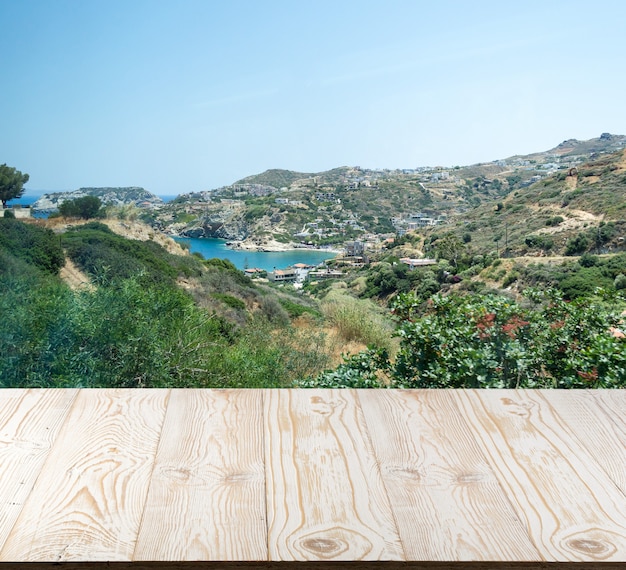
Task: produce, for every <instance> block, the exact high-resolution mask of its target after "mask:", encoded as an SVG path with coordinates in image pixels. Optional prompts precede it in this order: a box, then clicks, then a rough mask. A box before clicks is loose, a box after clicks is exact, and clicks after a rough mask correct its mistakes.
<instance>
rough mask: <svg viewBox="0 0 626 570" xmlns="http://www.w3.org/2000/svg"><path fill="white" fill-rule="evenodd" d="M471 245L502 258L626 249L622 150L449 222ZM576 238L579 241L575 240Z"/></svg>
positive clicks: (625, 181)
mask: <svg viewBox="0 0 626 570" xmlns="http://www.w3.org/2000/svg"><path fill="white" fill-rule="evenodd" d="M449 221H450V224H449V225H448V227H447V228H446V229H447V230H448V231H453V232H455V233H456V234H457V235H458V236H459V237H462V236H463V235H466V234H468V235H469V236H470V238H471V244H472V247H473V248H475V249H477V250H479V251H481V252H482V253H485V252H487V251H489V250H498V251H499V252H500V253H501V254H502V255H505V256H523V255H551V254H552V255H557V254H567V253H569V254H581V253H584V252H585V251H591V252H594V253H610V252H612V251H619V250H623V249H624V248H625V247H626V244H625V243H624V237H625V236H626V151H624V150H621V151H618V152H616V153H612V154H604V155H600V156H598V157H597V158H595V159H593V160H591V161H589V162H586V163H583V164H580V165H579V166H578V167H577V168H571V169H569V170H567V171H558V172H556V173H554V174H552V175H550V176H548V177H546V178H545V179H543V180H541V181H538V182H537V183H535V184H533V185H531V186H529V187H526V188H520V189H517V190H513V191H511V192H510V193H508V194H506V195H504V196H502V197H501V198H500V199H499V200H496V201H495V202H494V201H491V202H485V203H484V204H481V205H479V206H478V207H476V208H474V209H471V210H468V211H467V212H465V213H463V214H462V215H457V216H454V217H453V218H452V219H450V220H449ZM576 240H578V241H576Z"/></svg>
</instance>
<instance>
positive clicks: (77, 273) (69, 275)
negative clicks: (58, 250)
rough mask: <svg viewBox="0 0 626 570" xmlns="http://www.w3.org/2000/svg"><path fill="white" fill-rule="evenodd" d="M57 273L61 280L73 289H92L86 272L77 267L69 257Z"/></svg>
mask: <svg viewBox="0 0 626 570" xmlns="http://www.w3.org/2000/svg"><path fill="white" fill-rule="evenodd" d="M59 275H60V277H61V279H63V281H65V282H66V283H67V284H68V285H69V286H70V288H71V289H73V290H74V291H77V290H79V289H89V290H93V289H94V286H93V285H92V283H91V281H90V280H89V277H88V276H87V274H86V273H83V272H82V271H81V270H80V269H78V267H76V265H75V264H74V262H73V261H72V260H71V259H69V258H66V259H65V265H64V266H63V267H62V268H61V272H60V274H59Z"/></svg>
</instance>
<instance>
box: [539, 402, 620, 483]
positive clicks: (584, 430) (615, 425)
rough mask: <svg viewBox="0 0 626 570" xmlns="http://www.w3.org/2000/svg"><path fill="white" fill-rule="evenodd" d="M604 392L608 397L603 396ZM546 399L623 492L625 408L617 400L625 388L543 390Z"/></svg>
mask: <svg viewBox="0 0 626 570" xmlns="http://www.w3.org/2000/svg"><path fill="white" fill-rule="evenodd" d="M603 392H609V393H610V395H611V397H610V398H605V397H604V394H602V393H603ZM536 395H537V397H541V398H543V399H545V400H547V401H548V402H549V404H550V406H551V407H552V408H553V409H554V411H555V412H556V413H557V414H558V416H559V418H561V420H563V421H564V422H565V423H567V425H568V427H569V429H570V430H571V431H572V433H574V434H575V435H576V437H577V438H578V439H579V440H580V442H581V443H582V444H583V445H584V447H585V449H586V450H587V451H588V452H589V454H590V455H591V456H592V457H593V458H594V459H595V463H596V464H597V465H599V466H600V467H601V468H602V469H603V470H604V471H605V472H606V473H607V475H608V476H609V477H610V478H611V480H612V481H613V482H614V483H615V484H616V485H617V486H618V487H619V488H620V489H621V491H622V493H624V494H626V410H620V407H619V405H618V404H619V401H620V399H621V397H623V396H626V390H593V391H586V390H543V391H540V392H539V391H538V392H537V393H536Z"/></svg>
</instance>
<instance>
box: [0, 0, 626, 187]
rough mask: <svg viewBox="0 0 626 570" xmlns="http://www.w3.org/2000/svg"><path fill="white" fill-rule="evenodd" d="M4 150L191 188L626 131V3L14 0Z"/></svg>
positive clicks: (57, 182) (123, 181) (60, 166)
mask: <svg viewBox="0 0 626 570" xmlns="http://www.w3.org/2000/svg"><path fill="white" fill-rule="evenodd" d="M0 22H2V26H1V28H2V31H1V33H0V69H1V70H2V74H3V80H2V87H1V88H0V111H1V115H0V116H1V118H2V122H1V127H0V163H3V162H6V163H7V164H9V165H11V166H15V167H16V168H18V169H19V170H21V171H23V172H28V173H29V174H30V177H31V180H30V182H29V183H28V188H31V189H46V190H73V189H76V188H78V187H80V186H130V185H137V186H143V187H144V188H146V189H147V190H150V191H152V192H154V193H156V194H178V193H183V192H190V191H198V190H206V189H211V188H216V187H219V186H221V185H225V184H230V183H232V182H234V181H235V180H238V179H240V178H242V177H244V176H247V175H250V174H256V173H258V172H262V171H264V170H266V169H268V168H286V169H290V170H298V171H303V172H316V171H321V170H326V169H330V168H334V167H336V166H343V165H352V166H353V165H360V166H362V167H369V168H396V167H402V168H411V167H416V166H424V165H448V166H452V165H457V164H471V163H475V162H480V161H487V160H495V159H497V158H504V157H507V156H511V155H513V154H523V153H529V152H534V151H538V150H546V149H548V148H551V147H553V146H555V145H557V144H558V143H559V142H561V141H562V140H564V139H567V138H578V139H587V138H592V137H596V136H599V135H600V134H601V133H602V132H611V133H615V134H626V96H625V94H626V70H625V68H624V63H625V61H624V60H625V57H624V56H625V54H626V33H625V32H626V2H624V1H623V0H615V1H604V0H597V1H595V2H580V1H576V0H569V1H565V0H564V1H560V0H554V1H550V0H543V1H525V2H505V1H503V0H498V1H492V2H490V1H482V2H481V1H480V0H475V1H469V0H468V1H452V0H438V1H437V2H433V1H430V2H426V1H420V0H405V1H403V0H384V1H383V0H380V1H377V2H373V1H368V0H353V1H348V0H345V1H342V0H332V1H326V0H315V1H300V0H285V1H275V0H249V1H246V0H219V1H218V0H176V1H174V0H171V1H170V0H168V1H165V0H122V1H118V0H71V1H70V0H0Z"/></svg>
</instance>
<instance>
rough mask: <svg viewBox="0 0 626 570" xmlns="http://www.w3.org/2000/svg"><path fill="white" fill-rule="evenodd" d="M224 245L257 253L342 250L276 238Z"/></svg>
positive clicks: (336, 252) (337, 252) (230, 242)
mask: <svg viewBox="0 0 626 570" xmlns="http://www.w3.org/2000/svg"><path fill="white" fill-rule="evenodd" d="M226 247H228V248H229V249H232V250H235V251H250V252H257V253H264V252H266V253H272V252H279V251H301V250H306V251H324V252H328V253H334V254H340V253H342V252H343V250H342V249H339V248H327V247H312V246H305V245H301V246H299V247H298V246H297V245H295V244H294V243H282V242H279V241H276V240H267V241H263V242H262V243H257V242H254V241H249V240H242V241H234V240H232V241H227V242H226Z"/></svg>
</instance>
